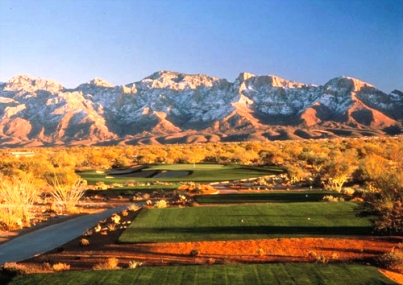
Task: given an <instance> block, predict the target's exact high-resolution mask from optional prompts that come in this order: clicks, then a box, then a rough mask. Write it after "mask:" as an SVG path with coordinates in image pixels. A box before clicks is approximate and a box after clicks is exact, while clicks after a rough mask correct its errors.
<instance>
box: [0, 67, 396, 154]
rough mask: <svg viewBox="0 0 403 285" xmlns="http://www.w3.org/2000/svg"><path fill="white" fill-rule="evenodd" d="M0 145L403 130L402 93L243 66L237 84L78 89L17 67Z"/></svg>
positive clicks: (158, 82)
mask: <svg viewBox="0 0 403 285" xmlns="http://www.w3.org/2000/svg"><path fill="white" fill-rule="evenodd" d="M0 118H1V119H0V147H19V146H55V145H92V144H94V145H112V144H113V145H114V144H169V143H196V142H208V141H211V142H212V141H242V140H261V141H262V140H284V139H301V138H302V139H308V138H311V139H318V138H335V137H345V136H357V137H358V136H373V135H385V134H389V135H391V134H400V133H402V132H403V127H402V125H403V92H401V91H399V90H394V91H392V92H391V93H389V94H386V93H383V92H382V91H380V90H378V89H377V88H376V87H374V86H373V85H371V84H369V83H365V82H362V81H360V80H358V79H355V78H351V77H345V76H341V77H336V78H334V79H331V80H329V81H328V82H327V83H326V84H324V85H318V86H317V85H312V84H304V83H298V82H294V81H290V80H286V79H282V78H280V77H277V76H272V75H253V74H250V73H241V74H240V75H239V76H238V78H236V79H235V81H234V82H229V81H227V80H226V79H221V78H217V77H213V76H208V75H203V74H197V75H190V74H184V73H178V72H171V71H158V72H155V73H154V74H152V75H150V76H148V77H146V78H144V79H142V80H141V81H138V82H134V83H129V84H126V85H120V86H114V85H112V84H110V83H108V82H107V81H105V80H102V79H98V78H95V79H93V80H91V81H90V82H88V83H84V84H81V85H79V86H78V87H76V88H74V89H68V88H65V87H63V86H62V85H61V84H59V83H58V82H56V81H53V80H48V79H38V78H33V77H31V76H28V75H16V76H14V77H13V78H11V79H10V80H9V81H8V82H5V83H0Z"/></svg>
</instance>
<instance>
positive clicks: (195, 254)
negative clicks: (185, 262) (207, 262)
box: [190, 249, 200, 256]
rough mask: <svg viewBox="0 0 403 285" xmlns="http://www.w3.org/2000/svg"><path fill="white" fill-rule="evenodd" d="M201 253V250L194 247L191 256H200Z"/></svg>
mask: <svg viewBox="0 0 403 285" xmlns="http://www.w3.org/2000/svg"><path fill="white" fill-rule="evenodd" d="M199 254H200V251H199V250H198V249H192V250H191V251H190V256H198V255H199Z"/></svg>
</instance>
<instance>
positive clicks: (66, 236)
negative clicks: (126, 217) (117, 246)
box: [0, 206, 127, 266]
mask: <svg viewBox="0 0 403 285" xmlns="http://www.w3.org/2000/svg"><path fill="white" fill-rule="evenodd" d="M126 208H127V206H122V207H118V208H113V209H109V210H106V211H104V212H101V213H97V214H90V215H85V216H81V217H77V218H74V219H71V220H67V221H65V222H62V223H58V224H54V225H51V226H48V227H44V228H41V229H39V230H36V231H33V232H30V233H28V234H25V235H22V236H20V237H16V238H15V239H12V240H10V241H8V242H5V243H3V244H0V266H1V265H3V264H4V263H5V262H17V261H22V260H25V259H27V258H30V257H33V256H35V255H38V254H41V253H45V252H47V251H49V250H52V249H54V248H57V247H59V246H61V245H63V244H65V243H66V242H68V241H70V240H72V239H75V238H76V237H78V236H80V235H82V233H83V232H85V231H86V230H87V229H89V228H91V227H93V226H95V225H96V224H97V223H98V222H99V221H100V220H103V219H106V218H108V217H110V216H111V215H112V214H113V213H118V212H120V211H122V210H123V209H126Z"/></svg>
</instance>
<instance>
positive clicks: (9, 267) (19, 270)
mask: <svg viewBox="0 0 403 285" xmlns="http://www.w3.org/2000/svg"><path fill="white" fill-rule="evenodd" d="M1 271H2V273H3V274H4V275H7V276H17V275H22V274H26V273H28V270H27V267H26V266H25V265H22V264H18V263H16V262H6V263H4V265H3V266H2V268H1Z"/></svg>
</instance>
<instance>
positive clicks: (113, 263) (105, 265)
mask: <svg viewBox="0 0 403 285" xmlns="http://www.w3.org/2000/svg"><path fill="white" fill-rule="evenodd" d="M118 263H119V260H118V259H117V258H115V257H111V258H108V259H107V260H106V262H101V263H97V264H95V265H94V266H93V267H92V269H94V270H107V269H117V268H118Z"/></svg>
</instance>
